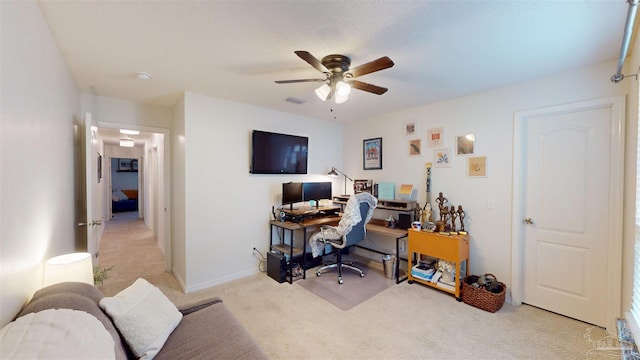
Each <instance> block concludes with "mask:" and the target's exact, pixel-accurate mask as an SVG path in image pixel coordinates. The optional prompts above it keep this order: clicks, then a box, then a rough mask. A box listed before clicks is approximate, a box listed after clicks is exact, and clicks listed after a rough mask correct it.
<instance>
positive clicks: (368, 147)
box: [362, 137, 382, 170]
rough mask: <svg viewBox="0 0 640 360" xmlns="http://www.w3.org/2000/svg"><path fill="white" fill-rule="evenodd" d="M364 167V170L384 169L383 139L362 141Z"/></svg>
mask: <svg viewBox="0 0 640 360" xmlns="http://www.w3.org/2000/svg"><path fill="white" fill-rule="evenodd" d="M362 167H363V169H364V170H379V169H382V138H381V137H378V138H372V139H365V140H362Z"/></svg>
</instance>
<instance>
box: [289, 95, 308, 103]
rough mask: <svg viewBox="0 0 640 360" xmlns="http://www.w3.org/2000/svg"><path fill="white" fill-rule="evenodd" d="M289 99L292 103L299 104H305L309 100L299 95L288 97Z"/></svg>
mask: <svg viewBox="0 0 640 360" xmlns="http://www.w3.org/2000/svg"><path fill="white" fill-rule="evenodd" d="M287 101H288V102H290V103H294V104H298V105H300V104H304V103H306V102H307V101H306V100H303V99H299V98H297V97H292V96H290V97H288V98H287Z"/></svg>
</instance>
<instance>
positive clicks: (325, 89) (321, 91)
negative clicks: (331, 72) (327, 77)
mask: <svg viewBox="0 0 640 360" xmlns="http://www.w3.org/2000/svg"><path fill="white" fill-rule="evenodd" d="M316 95H318V97H319V98H320V100H322V101H327V99H328V98H329V95H331V87H329V85H328V84H322V86H320V87H319V88H317V89H316Z"/></svg>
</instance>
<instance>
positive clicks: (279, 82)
mask: <svg viewBox="0 0 640 360" xmlns="http://www.w3.org/2000/svg"><path fill="white" fill-rule="evenodd" d="M325 80H326V79H299V80H276V84H293V83H301V82H321V81H325Z"/></svg>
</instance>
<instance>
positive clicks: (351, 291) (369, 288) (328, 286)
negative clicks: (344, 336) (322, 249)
mask: <svg viewBox="0 0 640 360" xmlns="http://www.w3.org/2000/svg"><path fill="white" fill-rule="evenodd" d="M354 265H355V266H356V267H358V268H360V269H362V270H363V271H364V273H365V276H364V277H360V275H359V274H358V273H356V272H353V271H351V270H346V269H343V270H342V279H343V280H344V283H343V284H339V283H338V271H337V270H335V269H333V270H331V271H329V272H326V273H323V274H322V275H321V276H316V271H315V269H311V270H307V278H306V279H304V280H299V281H297V282H296V284H298V285H300V286H302V287H303V288H305V289H307V290H309V291H311V293H313V294H315V295H316V296H319V297H321V298H322V299H324V300H326V301H328V302H329V303H331V304H333V305H334V306H336V307H337V308H338V309H341V310H343V311H348V310H350V309H352V308H353V307H355V306H356V305H358V304H360V303H362V302H364V301H366V300H367V299H369V298H371V297H373V296H375V295H376V294H379V293H381V292H382V291H384V290H385V289H387V288H388V287H390V286H392V285H393V284H394V283H395V282H394V281H393V280H389V279H387V278H385V277H384V274H383V273H382V272H381V271H380V270H379V269H376V268H373V267H372V268H369V267H368V266H367V265H365V264H362V263H358V262H354Z"/></svg>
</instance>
